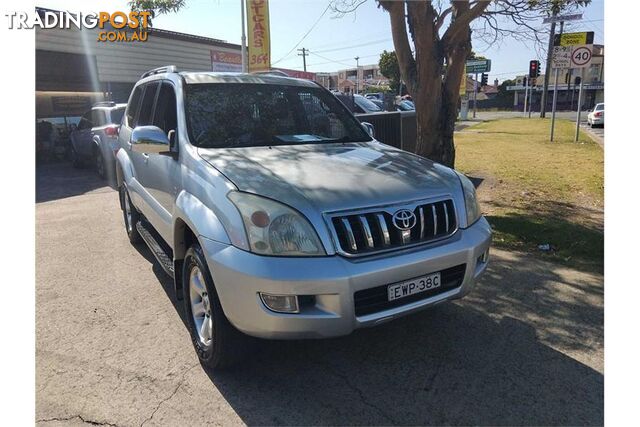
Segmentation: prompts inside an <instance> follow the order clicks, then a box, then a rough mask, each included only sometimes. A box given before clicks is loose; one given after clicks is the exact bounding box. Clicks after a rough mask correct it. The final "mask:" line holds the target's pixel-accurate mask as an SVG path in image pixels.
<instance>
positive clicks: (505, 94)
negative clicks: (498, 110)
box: [498, 79, 516, 99]
mask: <svg viewBox="0 0 640 427" xmlns="http://www.w3.org/2000/svg"><path fill="white" fill-rule="evenodd" d="M515 85H516V81H515V80H508V79H507V80H503V81H502V83H500V85H499V86H498V98H500V99H513V92H509V91H508V90H507V86H515Z"/></svg>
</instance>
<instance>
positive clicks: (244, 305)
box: [200, 218, 491, 339]
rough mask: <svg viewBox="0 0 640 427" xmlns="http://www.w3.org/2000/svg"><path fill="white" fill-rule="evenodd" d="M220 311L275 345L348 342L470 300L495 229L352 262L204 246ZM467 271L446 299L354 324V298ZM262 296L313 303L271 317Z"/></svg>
mask: <svg viewBox="0 0 640 427" xmlns="http://www.w3.org/2000/svg"><path fill="white" fill-rule="evenodd" d="M200 241H201V243H202V245H203V249H204V251H205V254H206V256H207V262H208V265H209V269H210V271H211V274H212V276H213V281H214V283H215V286H216V291H217V293H218V296H219V298H220V302H221V304H222V308H223V310H224V313H225V315H226V316H227V318H228V319H229V321H230V322H231V323H232V324H233V325H234V326H235V327H236V328H238V329H239V330H240V331H242V332H244V333H246V334H248V335H252V336H256V337H260V338H275V339H298V338H323V337H333V336H339V335H347V334H349V333H351V332H352V331H353V330H354V329H357V328H362V327H367V326H373V325H377V324H380V323H383V322H386V321H390V320H392V319H394V318H397V317H400V316H403V315H406V314H409V313H412V312H415V311H418V310H421V309H423V308H426V307H428V306H432V305H435V304H438V303H440V302H443V301H446V300H450V299H456V298H461V297H463V296H464V295H466V294H467V293H469V292H470V291H471V290H472V289H473V287H474V284H475V282H476V281H477V279H478V278H479V277H480V276H481V275H482V273H483V272H484V271H485V269H486V266H487V262H486V259H485V260H484V261H480V260H479V258H482V255H483V254H485V253H486V252H487V251H488V249H489V245H490V243H491V227H490V226H489V223H488V222H487V220H486V219H484V218H481V219H480V220H479V221H477V222H476V223H475V224H474V225H472V226H471V227H469V228H467V229H464V230H463V229H461V230H458V231H457V232H456V234H455V235H454V236H452V237H451V238H450V239H448V240H447V241H445V242H441V243H436V244H434V245H433V246H430V245H426V246H422V247H419V248H417V249H413V250H408V251H398V252H396V253H392V254H384V255H380V256H377V257H376V256H372V257H365V258H360V259H347V258H344V257H341V256H337V255H336V256H327V257H310V258H280V257H266V256H260V255H255V254H252V253H249V252H246V251H243V250H241V249H238V248H236V247H234V246H231V245H227V244H223V243H219V242H216V241H213V240H209V239H206V238H203V237H201V239H200ZM460 264H466V271H465V274H464V278H463V280H462V284H461V285H460V286H458V287H456V288H454V289H449V290H446V291H444V292H442V293H440V294H437V295H433V296H431V297H428V298H425V299H421V300H419V301H414V302H410V303H407V304H406V305H402V306H399V307H394V308H390V309H386V310H383V311H379V312H375V313H371V314H367V315H363V316H356V314H355V307H354V293H355V292H357V291H360V290H363V289H368V288H373V287H377V286H382V285H387V284H392V283H396V282H399V281H402V280H408V279H412V278H415V277H418V276H421V275H424V274H428V273H431V272H436V271H441V270H444V269H447V268H449V267H452V266H456V265H460ZM259 292H265V293H269V294H295V295H314V296H315V304H314V305H312V306H310V307H307V308H305V309H304V310H302V311H301V313H299V314H282V313H275V312H272V311H270V310H269V309H267V308H266V307H265V306H264V304H263V303H262V301H261V300H260V297H259V295H258V293H259Z"/></svg>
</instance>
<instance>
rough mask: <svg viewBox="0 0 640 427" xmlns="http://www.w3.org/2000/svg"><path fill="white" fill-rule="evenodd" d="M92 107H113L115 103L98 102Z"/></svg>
mask: <svg viewBox="0 0 640 427" xmlns="http://www.w3.org/2000/svg"><path fill="white" fill-rule="evenodd" d="M93 106H94V107H115V106H116V103H115V101H99V102H96V103H94V104H93Z"/></svg>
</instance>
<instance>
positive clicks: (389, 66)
mask: <svg viewBox="0 0 640 427" xmlns="http://www.w3.org/2000/svg"><path fill="white" fill-rule="evenodd" d="M378 66H379V67H380V74H382V75H383V76H385V77H386V78H388V79H389V88H390V89H391V91H392V92H397V91H398V87H399V85H400V67H399V66H398V58H397V57H396V53H395V52H393V51H392V52H387V51H386V50H384V51H382V53H381V54H380V61H378Z"/></svg>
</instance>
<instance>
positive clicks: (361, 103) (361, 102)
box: [353, 95, 382, 113]
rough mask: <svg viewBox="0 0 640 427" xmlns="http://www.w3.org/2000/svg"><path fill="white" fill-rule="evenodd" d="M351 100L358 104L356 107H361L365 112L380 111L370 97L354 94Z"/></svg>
mask: <svg viewBox="0 0 640 427" xmlns="http://www.w3.org/2000/svg"><path fill="white" fill-rule="evenodd" d="M353 100H354V101H355V103H356V104H358V107H360V108H362V109H363V110H364V111H366V112H367V113H374V112H378V111H382V108H380V107H378V106H377V105H376V104H374V103H373V102H371V100H370V99H367V98H365V97H364V96H362V95H354V96H353Z"/></svg>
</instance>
